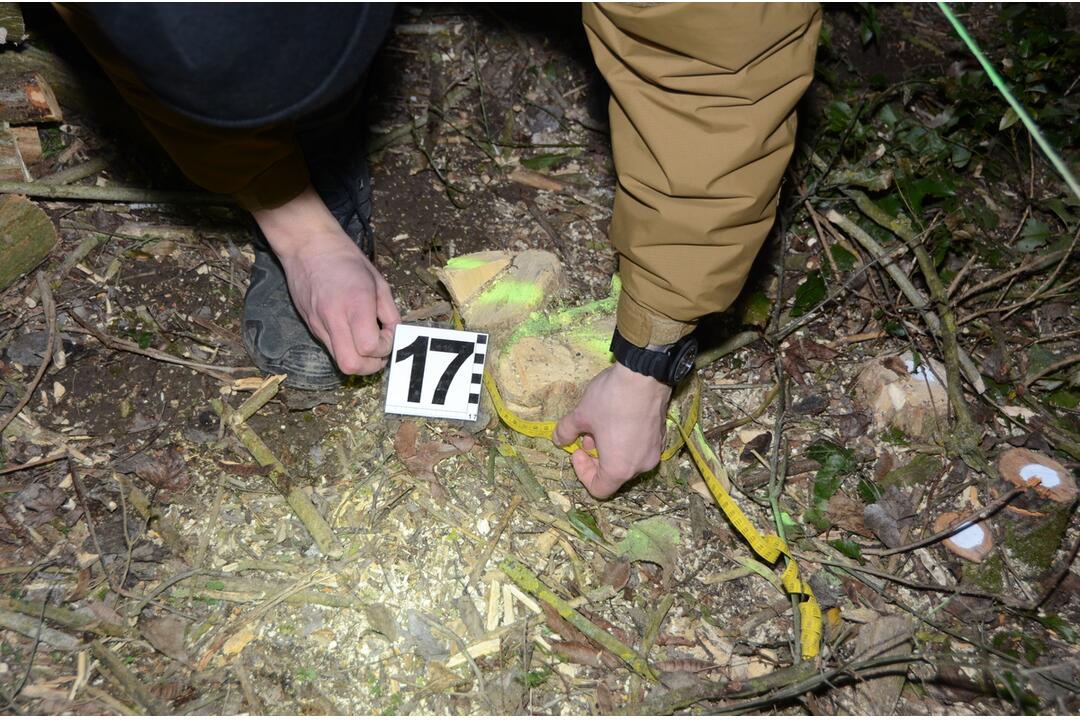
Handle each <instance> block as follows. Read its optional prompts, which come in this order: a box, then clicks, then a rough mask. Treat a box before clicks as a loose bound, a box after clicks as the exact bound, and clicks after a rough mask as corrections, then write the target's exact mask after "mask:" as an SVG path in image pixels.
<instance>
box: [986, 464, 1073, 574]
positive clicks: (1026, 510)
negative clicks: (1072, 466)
mask: <svg viewBox="0 0 1080 720" xmlns="http://www.w3.org/2000/svg"><path fill="white" fill-rule="evenodd" d="M998 471H999V472H1000V474H1001V481H1000V483H999V484H998V486H997V487H996V488H995V490H996V492H997V493H998V496H999V497H1000V496H1001V495H1004V494H1005V493H1007V492H1009V491H1011V490H1012V489H1013V488H1016V487H1029V488H1030V489H1029V490H1028V491H1027V492H1025V493H1023V494H1022V495H1020V496H1018V497H1016V498H1014V499H1013V501H1012V502H1011V503H1009V504H1008V505H1006V506H1005V511H1004V512H1003V513H1002V514H1001V516H1000V517H999V519H998V520H997V524H998V526H999V527H1000V528H1001V529H1002V531H1003V532H1002V535H1003V536H1004V539H1003V544H1004V546H1005V548H1006V549H1007V550H1008V552H1009V555H1010V556H1011V557H1013V558H1014V559H1015V560H1016V561H1017V562H1016V563H1015V565H1016V569H1017V572H1019V573H1020V574H1021V575H1022V576H1023V577H1025V578H1027V579H1039V578H1042V577H1043V576H1044V575H1046V574H1047V572H1048V571H1050V570H1051V568H1052V567H1053V566H1054V559H1055V557H1056V556H1057V554H1058V550H1059V549H1060V548H1061V545H1062V541H1063V540H1064V538H1065V533H1066V532H1067V531H1068V528H1069V520H1070V518H1071V517H1072V513H1073V509H1074V507H1075V505H1076V501H1077V487H1076V479H1075V478H1074V477H1073V475H1072V473H1071V472H1069V471H1068V469H1066V468H1065V466H1064V465H1062V464H1061V463H1059V462H1058V461H1056V460H1054V459H1053V458H1051V457H1048V456H1046V455H1043V454H1042V453H1037V452H1034V451H1032V450H1028V449H1026V448H1013V449H1011V450H1008V451H1006V452H1004V453H1002V454H1001V457H1000V458H998Z"/></svg>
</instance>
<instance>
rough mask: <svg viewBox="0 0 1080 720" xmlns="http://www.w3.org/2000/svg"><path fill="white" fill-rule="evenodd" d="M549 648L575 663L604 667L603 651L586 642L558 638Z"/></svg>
mask: <svg viewBox="0 0 1080 720" xmlns="http://www.w3.org/2000/svg"><path fill="white" fill-rule="evenodd" d="M551 649H552V650H554V651H555V652H556V653H557V654H559V655H562V656H563V657H564V658H566V659H567V661H569V662H572V663H574V664H575V665H589V666H590V667H604V661H603V659H602V656H603V654H604V651H603V650H602V649H601V648H597V647H594V646H592V645H589V644H587V643H583V642H567V641H565V640H560V641H556V642H553V643H551Z"/></svg>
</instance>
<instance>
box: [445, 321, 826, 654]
mask: <svg viewBox="0 0 1080 720" xmlns="http://www.w3.org/2000/svg"><path fill="white" fill-rule="evenodd" d="M454 324H455V325H456V326H457V327H458V329H461V328H462V322H461V318H460V317H458V315H457V313H455V314H454ZM484 388H485V389H486V390H487V392H488V395H489V396H490V397H491V404H492V405H493V406H494V408H495V412H496V413H497V414H498V416H499V419H500V420H502V421H503V423H505V424H506V426H507V427H509V428H510V429H511V430H513V431H514V432H517V433H520V434H522V435H526V436H528V437H533V438H543V439H548V440H550V439H551V436H552V435H553V434H554V432H555V422H554V421H552V420H525V419H524V418H521V417H519V416H518V415H517V414H515V413H514V412H513V411H512V410H510V408H508V407H507V406H506V403H505V401H503V398H502V395H501V394H500V393H499V388H498V386H497V385H496V383H495V379H494V377H492V375H491V373H490V372H489V371H488V370H486V369H485V370H484ZM700 412H701V393H700V392H695V393H694V396H693V399H692V400H691V404H690V409H689V412H687V414H686V418H685V419H684V420H681V421H680V420H679V418H678V417H675V416H673V415H674V413H673V414H672V415H669V416H668V423H669V425H672V426H674V427H676V428H678V430H679V433H678V435H675V436H673V438H672V441H671V443H670V444H669V445H668V447H667V448H665V449H664V452H663V453H661V455H660V457H661V459H663V460H669V459H671V458H672V457H674V456H675V453H677V452H679V450H681V449H682V447H683V446H684V445H685V446H686V447H687V448H688V449H689V450H690V456H691V457H692V458H693V460H694V464H695V465H696V466H697V469H698V472H700V473H701V476H702V477H703V478H704V479H705V484H706V486H708V488H709V491H710V492H711V493H712V495H713V497H714V498H715V499H716V504H717V505H719V506H720V509H721V510H722V511H723V512H724V515H726V516H727V518H728V520H729V521H730V522H731V524H732V526H733V527H734V528H735V529H736V530H738V531H739V534H740V535H742V536H743V539H745V540H746V542H747V544H748V545H750V547H751V548H753V550H754V552H756V553H757V554H758V555H760V556H761V557H762V558H764V559H765V560H766V561H767V562H770V563H775V562H776V561H777V560H779V559H780V557H781V556H784V557H785V558H786V559H787V567H786V568H785V570H784V573H783V575H781V577H780V581H781V583H782V584H783V586H784V590H786V591H787V592H789V593H792V594H795V595H801V596H802V597H803V599H802V600H801V601H800V602H799V620H800V623H799V625H800V640H801V641H802V654H803V657H804V658H813V657H817V655H818V653H819V652H820V650H821V606H819V605H818V602H817V599H816V598H815V597H814V591H813V590H812V589H811V588H810V585H809V584H807V583H805V582H803V581H802V578H800V577H799V568H798V565H797V564H796V563H795V558H794V557H792V555H791V551H790V550H789V549H788V547H787V544H786V543H784V541H783V540H782V539H781V538H780V537H779V536H778V535H771V534H770V535H762V534H761V533H760V532H758V530H757V528H755V527H754V525H753V523H751V522H750V519H749V518H747V517H746V514H745V513H743V511H742V509H741V508H740V507H739V505H738V503H736V502H735V500H734V498H732V497H731V495H729V494H728V493H727V491H726V490H725V489H724V485H723V484H722V483H721V482H720V480H719V479H718V478H717V477H716V474H715V473H714V472H713V471H712V469H711V468H710V467H709V463H708V462H706V460H705V456H704V455H703V454H702V452H701V450H700V449H698V448H697V447H696V446H695V445H694V441H693V440H692V439H691V435H692V433H693V432H694V431H695V429H696V426H697V423H698V416H699V414H700ZM700 437H701V438H702V441H703V440H704V435H700ZM580 448H581V441H580V439H578V440H574V442H572V443H571V444H569V445H565V446H563V448H562V449H563V450H565V451H566V452H568V453H573V452H574V451H576V450H579V449H580ZM590 454H592V455H595V454H596V452H595V451H592V452H591V453H590Z"/></svg>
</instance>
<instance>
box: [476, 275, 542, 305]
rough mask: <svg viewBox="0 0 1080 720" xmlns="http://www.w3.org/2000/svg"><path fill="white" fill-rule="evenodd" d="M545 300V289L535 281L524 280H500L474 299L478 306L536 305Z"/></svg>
mask: <svg viewBox="0 0 1080 720" xmlns="http://www.w3.org/2000/svg"><path fill="white" fill-rule="evenodd" d="M543 300H544V291H543V290H542V289H541V288H540V287H539V286H538V285H536V284H535V283H531V282H525V281H523V280H511V279H509V278H508V279H506V280H499V281H498V282H496V283H495V284H494V285H492V286H491V287H490V288H488V289H487V290H485V291H484V292H482V293H480V295H479V296H478V297H477V298H476V299H475V300H473V304H474V305H476V306H480V307H482V306H484V305H524V306H529V307H535V306H537V305H539V304H540V303H541V302H543Z"/></svg>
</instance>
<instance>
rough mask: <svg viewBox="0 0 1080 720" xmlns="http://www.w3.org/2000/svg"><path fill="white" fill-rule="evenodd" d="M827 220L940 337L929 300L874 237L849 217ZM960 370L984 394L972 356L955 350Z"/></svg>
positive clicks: (831, 216)
mask: <svg viewBox="0 0 1080 720" xmlns="http://www.w3.org/2000/svg"><path fill="white" fill-rule="evenodd" d="M826 217H827V218H828V220H829V222H831V223H832V224H834V225H837V226H838V227H840V228H842V229H843V230H844V232H846V233H847V234H848V235H850V236H851V237H852V239H854V240H855V241H856V242H858V243H859V244H860V245H862V246H863V248H864V249H865V250H866V251H867V252H868V253H870V254H871V255H873V256H874V257H875V258H876V259H877V260H878V261H879V262H880V263H881V265H882V267H884V268H885V271H886V272H887V273H889V277H891V278H892V279H893V282H895V283H896V285H897V287H899V288H900V292H902V293H903V294H904V296H905V297H906V298H907V299H908V302H910V303H911V304H912V305H913V306H914V307H915V309H916V310H918V311H919V314H920V315H922V317H923V320H924V321H925V322H926V325H927V327H928V328H930V332H932V333H934V335H936V336H937V337H941V333H942V328H941V318H939V317H938V316H937V313H935V312H934V311H933V310H932V309H930V301H929V300H928V299H927V298H926V296H925V295H923V294H922V292H920V291H919V289H918V288H916V287H915V286H914V285H912V283H911V281H910V280H909V279H908V277H907V275H905V274H904V271H903V270H902V269H901V268H900V267H899V266H898V265H897V264H896V263H895V262H893V261H892V260H891V259H889V253H888V251H886V250H885V248H883V247H882V246H881V245H880V244H878V242H877V241H876V240H874V238H872V237H870V235H869V233H867V232H866V231H865V230H863V229H862V228H861V227H859V226H858V225H857V224H855V221H853V220H851V219H850V218H848V217H846V216H844V215H841V214H840V213H839V212H837V211H836V210H829V211H828V213H826ZM958 355H959V358H958V359H959V363H960V368H961V370H963V373H964V377H966V378H967V380H968V382H970V383H971V384H972V386H973V387H974V388H975V392H977V393H978V394H980V395H982V394H983V393H985V392H986V383H985V382H983V379H982V375H980V374H979V371H978V369H977V368H976V367H975V363H974V362H972V360H971V357H970V356H969V355H968V354H967V353H966V352H965V351H964V350H963V348H958Z"/></svg>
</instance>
